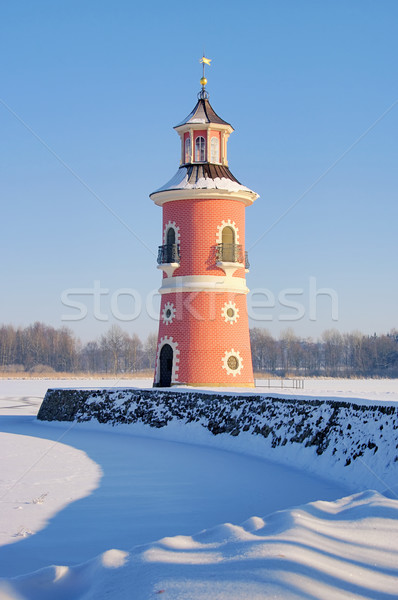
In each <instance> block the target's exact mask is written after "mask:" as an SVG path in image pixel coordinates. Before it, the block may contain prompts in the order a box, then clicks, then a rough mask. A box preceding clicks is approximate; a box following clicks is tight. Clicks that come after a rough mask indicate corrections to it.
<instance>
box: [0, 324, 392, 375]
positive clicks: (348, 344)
mask: <svg viewBox="0 0 398 600" xmlns="http://www.w3.org/2000/svg"><path fill="white" fill-rule="evenodd" d="M250 339H251V348H252V358H253V368H254V371H255V372H257V373H264V374H267V375H270V376H278V377H286V376H289V375H295V376H307V377H308V376H326V377H398V331H397V330H395V329H394V330H392V331H390V332H389V333H387V334H382V335H376V334H374V335H365V334H363V333H360V332H351V333H344V334H343V333H340V332H338V331H337V330H327V331H325V332H324V333H323V334H322V336H321V337H320V339H318V340H313V339H311V338H305V339H303V338H299V337H298V336H296V335H295V334H294V332H293V331H292V330H291V329H289V330H287V331H285V332H283V333H282V334H281V335H280V336H279V338H275V337H273V336H272V335H271V333H270V332H269V331H267V330H266V329H261V328H254V329H251V330H250ZM156 344H157V336H156V335H155V334H153V333H151V334H149V335H148V337H147V338H146V339H145V340H141V339H140V337H139V336H138V335H137V334H135V333H131V334H130V333H127V332H126V331H123V330H122V329H121V328H120V327H119V326H118V325H112V326H111V327H110V328H109V330H108V331H107V332H106V333H105V334H103V335H101V336H100V337H99V338H98V339H97V340H94V341H90V342H88V343H86V344H82V343H81V341H80V340H79V339H78V338H76V337H75V336H74V335H73V333H72V332H71V331H70V330H69V329H67V328H66V327H62V328H59V329H56V328H54V327H51V326H49V325H45V324H44V323H34V324H33V325H29V326H28V327H24V328H22V327H17V328H15V327H14V326H13V325H2V326H0V370H1V371H3V372H5V371H8V372H18V371H21V372H23V371H28V372H33V373H34V372H36V373H40V372H49V371H51V370H53V371H57V372H70V373H76V372H85V373H112V374H113V373H135V372H137V371H143V370H152V369H153V368H154V364H155V356H156Z"/></svg>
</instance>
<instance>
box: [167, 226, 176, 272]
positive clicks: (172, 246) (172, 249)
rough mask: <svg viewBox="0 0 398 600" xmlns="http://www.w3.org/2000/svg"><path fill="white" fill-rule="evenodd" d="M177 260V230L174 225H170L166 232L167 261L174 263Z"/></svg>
mask: <svg viewBox="0 0 398 600" xmlns="http://www.w3.org/2000/svg"><path fill="white" fill-rule="evenodd" d="M176 261H177V246H176V232H175V229H174V228H173V227H169V229H168V230H167V234H166V262H168V263H173V262H176Z"/></svg>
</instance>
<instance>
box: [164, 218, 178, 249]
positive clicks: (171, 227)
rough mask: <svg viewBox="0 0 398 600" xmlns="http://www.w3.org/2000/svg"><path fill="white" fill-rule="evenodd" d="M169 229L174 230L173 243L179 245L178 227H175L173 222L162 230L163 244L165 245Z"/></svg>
mask: <svg viewBox="0 0 398 600" xmlns="http://www.w3.org/2000/svg"><path fill="white" fill-rule="evenodd" d="M169 229H174V231H175V236H176V241H175V243H176V244H179V243H180V226H179V225H176V222H175V221H169V222H168V223H166V225H165V226H164V229H163V244H167V232H168V231H169Z"/></svg>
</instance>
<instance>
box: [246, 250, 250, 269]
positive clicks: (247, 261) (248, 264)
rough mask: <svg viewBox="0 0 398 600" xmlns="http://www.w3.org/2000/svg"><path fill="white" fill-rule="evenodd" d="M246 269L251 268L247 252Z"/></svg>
mask: <svg viewBox="0 0 398 600" xmlns="http://www.w3.org/2000/svg"><path fill="white" fill-rule="evenodd" d="M245 269H250V263H249V255H248V253H247V252H245Z"/></svg>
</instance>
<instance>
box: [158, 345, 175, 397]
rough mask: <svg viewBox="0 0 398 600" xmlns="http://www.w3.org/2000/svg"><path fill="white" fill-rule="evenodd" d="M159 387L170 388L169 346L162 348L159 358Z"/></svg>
mask: <svg viewBox="0 0 398 600" xmlns="http://www.w3.org/2000/svg"><path fill="white" fill-rule="evenodd" d="M159 362H160V365H159V368H160V379H159V387H170V386H171V376H172V372H173V348H172V347H171V346H170V345H169V344H165V345H164V346H162V349H161V351H160V358H159Z"/></svg>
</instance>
